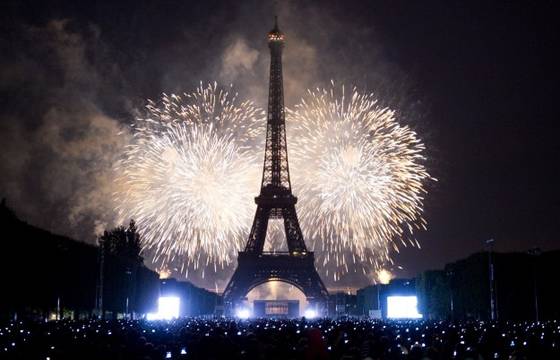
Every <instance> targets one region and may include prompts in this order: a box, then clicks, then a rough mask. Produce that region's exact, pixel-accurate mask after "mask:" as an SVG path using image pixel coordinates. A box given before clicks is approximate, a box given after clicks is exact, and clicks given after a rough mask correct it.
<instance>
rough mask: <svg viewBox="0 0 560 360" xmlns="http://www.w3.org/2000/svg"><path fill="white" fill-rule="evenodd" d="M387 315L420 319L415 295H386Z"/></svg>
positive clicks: (397, 317)
mask: <svg viewBox="0 0 560 360" xmlns="http://www.w3.org/2000/svg"><path fill="white" fill-rule="evenodd" d="M387 317H388V318H389V319H421V318H422V314H420V313H418V298H417V297H416V296H388V297H387Z"/></svg>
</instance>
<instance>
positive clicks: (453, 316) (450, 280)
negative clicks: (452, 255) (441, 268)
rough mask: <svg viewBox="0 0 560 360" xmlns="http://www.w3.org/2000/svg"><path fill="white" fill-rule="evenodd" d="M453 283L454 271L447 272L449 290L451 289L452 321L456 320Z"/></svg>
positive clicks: (450, 308)
mask: <svg viewBox="0 0 560 360" xmlns="http://www.w3.org/2000/svg"><path fill="white" fill-rule="evenodd" d="M452 282H453V270H448V271H447V288H448V289H449V311H450V313H451V314H450V315H451V321H454V320H455V309H454V307H455V304H453V286H452V284H451V283H452Z"/></svg>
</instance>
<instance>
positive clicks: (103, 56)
mask: <svg viewBox="0 0 560 360" xmlns="http://www.w3.org/2000/svg"><path fill="white" fill-rule="evenodd" d="M89 6H95V5H89ZM175 6H177V9H174V11H170V9H169V8H167V7H166V6H161V7H160V6H159V3H158V6H156V7H153V6H152V7H150V6H145V7H142V6H140V5H139V6H138V7H137V8H136V7H134V8H131V9H127V10H126V12H122V13H120V12H116V13H115V14H113V16H112V17H110V18H107V17H105V16H104V15H106V12H107V9H105V10H103V11H97V12H96V11H90V12H88V14H90V13H91V14H98V15H88V16H89V18H87V19H86V20H84V19H83V18H84V16H83V14H82V13H73V12H72V11H73V10H72V11H71V10H68V9H66V8H63V9H61V10H60V11H59V12H57V14H59V13H60V14H65V16H62V17H61V16H60V15H57V17H51V16H50V15H45V16H46V18H45V19H42V21H41V22H39V23H37V22H33V25H30V24H31V23H32V22H31V21H29V22H28V23H26V22H25V21H23V22H19V23H18V24H17V25H6V28H7V30H8V34H9V36H2V37H0V50H1V53H2V56H1V57H0V93H1V94H2V96H3V97H4V98H6V106H3V107H2V108H0V142H1V143H2V144H3V151H2V152H1V153H0V196H2V197H6V198H7V201H8V204H9V205H10V206H12V207H14V208H15V210H16V213H17V214H18V215H19V216H20V217H22V218H23V219H25V220H26V221H28V222H30V223H32V224H34V225H38V226H40V227H44V228H47V229H49V230H51V231H54V232H57V233H62V234H66V235H69V236H72V237H75V238H77V239H79V240H82V241H87V242H90V243H94V242H95V238H96V234H98V233H99V232H101V231H103V230H104V229H105V228H108V227H111V226H115V225H117V224H116V223H115V222H116V221H117V215H116V213H115V211H114V207H115V206H114V205H115V204H114V203H113V196H112V194H113V193H114V192H116V191H120V190H121V189H119V188H118V187H117V185H116V184H115V182H114V181H113V176H114V174H113V170H112V165H113V163H114V162H115V160H116V159H117V158H118V157H119V155H120V154H121V153H122V149H123V147H124V146H126V144H127V143H128V141H129V140H130V134H129V129H130V124H131V123H132V122H133V119H134V117H135V116H136V115H137V114H140V113H142V111H143V110H142V109H143V106H144V105H145V99H147V98H152V99H153V98H159V97H160V94H161V93H162V92H167V93H173V92H175V93H181V92H189V91H191V90H192V89H194V87H195V86H196V84H198V83H199V82H200V81H203V82H206V81H214V80H218V81H219V82H220V83H222V84H225V85H227V84H229V83H233V84H234V88H235V89H236V90H237V91H238V92H239V96H240V98H250V99H251V100H253V101H255V102H256V103H257V104H258V105H260V106H262V107H266V101H267V95H268V91H267V90H268V68H269V57H268V48H267V45H266V32H267V31H269V30H270V29H271V28H272V26H273V15H274V14H278V16H279V25H280V28H281V29H282V30H283V31H284V32H285V33H286V39H287V40H286V47H285V51H284V88H285V94H286V95H285V99H286V105H287V106H293V105H294V104H295V103H297V102H298V101H299V99H300V98H301V96H302V95H303V94H304V92H305V90H306V89H308V88H314V87H317V86H322V85H325V84H327V83H329V82H330V80H331V79H334V80H336V81H337V82H338V83H346V84H354V85H357V86H358V87H361V88H363V89H369V90H372V91H377V92H378V93H380V95H381V96H382V98H383V99H386V102H387V103H388V105H395V106H398V107H399V109H405V108H406V107H407V106H408V105H407V104H408V100H407V99H408V95H409V86H408V83H407V81H406V79H405V77H404V76H403V72H402V71H401V70H400V69H399V68H398V67H397V66H395V65H394V64H392V63H391V62H390V61H388V60H387V56H386V53H385V51H384V49H383V47H382V46H381V43H380V42H378V41H376V37H377V34H376V32H375V28H374V27H373V26H371V24H359V25H356V24H354V23H353V20H352V19H347V18H344V16H343V15H341V14H342V12H341V11H340V9H337V6H338V5H337V6H334V5H333V6H324V4H322V3H320V4H318V5H312V4H302V3H300V2H289V1H288V2H282V3H280V4H279V5H277V6H276V7H274V6H273V4H272V3H271V2H261V1H251V2H244V3H243V4H236V5H235V6H233V5H232V6H233V7H234V8H233V9H231V8H229V7H225V6H224V8H223V9H214V8H213V7H212V6H210V5H200V7H193V6H192V5H185V4H181V5H178V4H175ZM181 6H184V7H185V8H181ZM205 6H208V8H205ZM72 9H73V7H72ZM90 10H91V9H90ZM94 10H99V9H94ZM45 13H46V14H51V12H45ZM199 13H200V14H204V16H202V17H201V18H198V17H196V16H197V14H199ZM177 14H187V15H184V16H190V17H189V18H188V19H183V18H178V17H177V16H178V15H177ZM232 14H233V15H232ZM96 16H97V17H96ZM181 16H183V15H181ZM21 24H24V25H21ZM25 24H27V25H25ZM385 94H391V95H390V96H385ZM291 171H298V170H297V169H296V168H292V169H291ZM294 188H295V189H296V191H297V184H294ZM258 190H259V189H255V194H257V192H258ZM296 195H297V194H296ZM45 214H48V216H45ZM249 226H250V224H247V227H249ZM146 255H147V256H149V254H146ZM179 268H180V266H177V269H179ZM232 269H233V267H231V268H228V269H226V271H222V269H217V270H218V273H217V274H216V273H214V272H213V271H212V270H211V269H208V270H206V271H205V273H203V272H202V270H199V271H195V272H194V273H193V272H191V273H190V274H189V279H190V280H194V282H195V283H197V284H198V285H202V286H206V287H208V288H212V289H213V288H214V287H215V286H217V287H219V289H223V287H224V286H225V283H226V282H227V280H228V279H229V276H230V274H231V271H232ZM170 270H172V271H175V270H176V269H173V268H172V269H170ZM178 273H179V272H176V274H178ZM346 280H347V281H348V282H349V283H355V281H356V278H355V277H353V275H350V276H349V278H348V279H346ZM346 280H345V279H343V281H346ZM360 281H362V282H363V283H367V282H369V280H364V279H363V278H361V280H360Z"/></svg>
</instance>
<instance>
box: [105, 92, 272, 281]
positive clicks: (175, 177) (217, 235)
mask: <svg viewBox="0 0 560 360" xmlns="http://www.w3.org/2000/svg"><path fill="white" fill-rule="evenodd" d="M264 121H265V117H264V112H263V111H262V110H261V109H259V108H257V107H256V106H254V105H253V103H251V102H239V101H238V100H237V98H236V95H232V94H231V89H229V91H227V90H223V89H221V88H220V87H218V85H217V84H216V83H214V84H213V85H207V86H203V85H202V84H201V85H200V86H199V87H198V88H197V89H196V91H195V92H193V93H190V94H183V95H182V96H179V95H166V94H163V96H162V99H161V101H159V102H153V101H149V103H148V106H147V116H146V117H145V118H139V119H137V120H136V123H135V125H134V129H133V142H132V144H131V145H129V146H128V147H127V149H126V152H125V154H124V156H123V158H122V160H120V161H119V162H118V163H117V165H116V166H115V170H116V173H117V174H118V180H117V181H118V182H120V183H121V184H122V188H123V189H125V190H124V191H121V192H118V193H116V194H115V200H116V203H117V204H118V205H117V211H118V213H119V215H120V216H121V217H122V219H126V218H134V219H137V223H138V227H139V229H140V231H141V232H142V245H143V250H144V251H145V252H148V253H151V254H153V261H154V263H156V264H158V263H159V264H161V266H162V267H163V268H165V267H166V266H167V265H168V264H169V263H171V262H176V263H177V262H178V263H179V264H182V266H183V268H182V269H181V272H183V271H186V272H187V274H188V269H189V267H190V266H192V267H193V268H195V269H196V268H198V267H199V266H201V265H213V266H214V269H216V265H222V266H223V265H224V264H228V263H230V262H231V261H232V259H233V257H232V256H233V255H235V254H236V251H238V250H239V249H240V248H241V247H242V246H243V245H244V242H245V240H246V239H245V234H246V233H247V231H248V228H247V227H248V226H249V225H250V223H251V217H252V215H253V212H254V204H253V202H252V201H251V199H252V198H253V197H254V194H255V192H256V191H257V189H258V184H259V180H260V172H259V168H258V166H255V164H258V162H259V160H260V159H261V158H262V155H260V153H261V152H262V146H263V145H262V139H263V138H264V135H263V134H264V131H265V122H264ZM259 155H260V157H259Z"/></svg>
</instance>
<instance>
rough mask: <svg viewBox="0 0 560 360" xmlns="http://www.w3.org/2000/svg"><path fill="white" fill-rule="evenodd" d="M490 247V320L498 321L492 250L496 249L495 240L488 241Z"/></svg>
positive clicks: (487, 244)
mask: <svg viewBox="0 0 560 360" xmlns="http://www.w3.org/2000/svg"><path fill="white" fill-rule="evenodd" d="M485 243H486V246H488V280H489V283H490V284H489V285H490V319H491V320H497V318H498V316H497V315H498V312H497V311H496V297H495V295H494V260H493V259H492V250H493V247H494V239H488V240H486V242H485Z"/></svg>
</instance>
